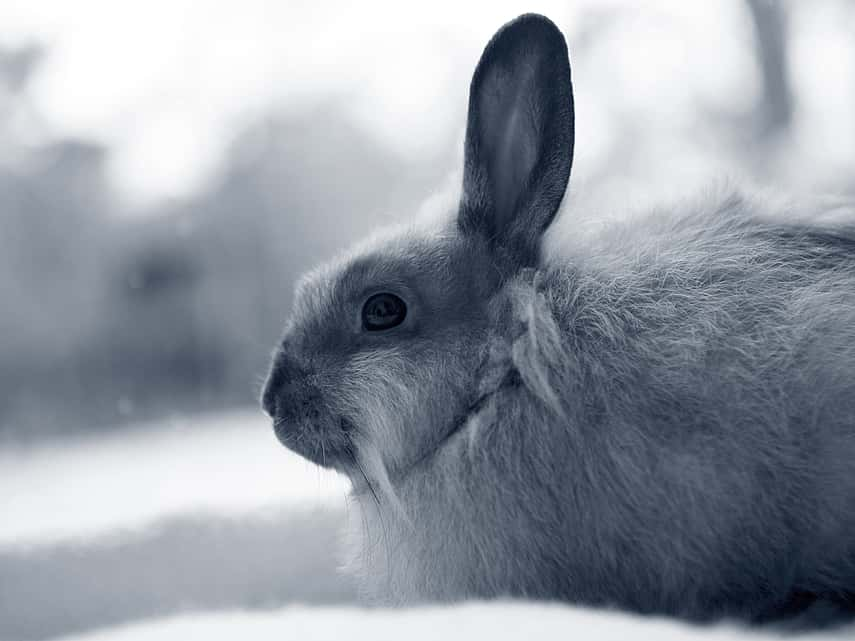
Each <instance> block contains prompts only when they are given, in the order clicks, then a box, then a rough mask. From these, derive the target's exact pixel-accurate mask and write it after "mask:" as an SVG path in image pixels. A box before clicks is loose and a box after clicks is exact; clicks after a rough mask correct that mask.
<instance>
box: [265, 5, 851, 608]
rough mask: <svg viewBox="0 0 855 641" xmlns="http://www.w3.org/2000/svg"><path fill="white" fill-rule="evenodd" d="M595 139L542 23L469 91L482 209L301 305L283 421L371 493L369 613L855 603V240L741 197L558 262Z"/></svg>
mask: <svg viewBox="0 0 855 641" xmlns="http://www.w3.org/2000/svg"><path fill="white" fill-rule="evenodd" d="M574 127H575V123H574V109H573V90H572V82H571V72H570V63H569V58H568V53H567V46H566V43H565V40H564V36H563V35H562V33H561V32H560V30H559V29H558V28H557V27H556V26H555V25H554V24H553V23H552V22H551V21H549V20H548V19H547V18H545V17H542V16H539V15H533V14H526V15H523V16H520V17H519V18H517V19H515V20H513V21H512V22H509V23H508V24H506V25H505V26H503V27H502V28H501V29H500V30H499V31H498V32H497V33H496V34H495V36H494V37H493V38H492V39H491V40H490V42H489V43H488V44H487V46H486V48H485V50H484V52H483V55H482V57H481V59H480V61H479V63H478V65H477V67H476V69H475V72H474V75H473V78H472V82H471V86H470V96H469V107H468V115H467V124H466V134H465V142H464V163H463V177H462V188H461V193H460V199H459V202H458V203H456V204H455V205H454V206H453V207H451V208H449V210H448V211H447V212H446V214H447V215H445V216H442V217H440V218H439V219H430V220H427V219H422V218H416V219H415V220H414V221H413V222H412V223H409V224H405V225H401V226H397V227H392V228H389V229H386V230H383V231H381V232H378V233H376V234H375V235H374V236H373V237H371V238H370V239H368V240H367V241H365V242H363V243H361V244H358V245H356V246H355V247H354V248H353V249H352V250H350V251H349V252H347V253H345V254H343V255H341V256H339V257H337V258H336V259H334V260H333V261H331V262H330V263H328V264H326V265H324V266H321V267H319V268H317V269H315V270H314V271H311V272H310V273H308V274H307V275H305V276H304V277H303V278H302V279H301V280H300V282H299V283H298V285H297V290H296V294H295V302H294V306H293V310H292V314H291V316H290V319H289V320H288V321H287V324H286V326H285V330H284V333H283V337H282V340H281V342H280V343H279V344H278V346H277V347H276V349H275V352H274V355H273V359H272V365H271V369H270V373H269V375H268V378H267V381H266V383H265V388H264V391H263V394H262V399H261V400H262V405H263V408H264V410H265V412H266V413H267V414H268V415H269V416H270V417H272V423H273V427H274V429H275V432H276V435H277V436H278V438H279V440H280V441H281V442H282V443H283V444H284V445H285V446H287V447H288V448H290V449H291V450H293V451H294V452H297V453H298V454H300V455H302V456H303V457H305V458H306V459H308V460H310V461H313V462H314V463H316V464H319V465H321V466H325V467H328V468H332V469H334V470H337V471H339V472H340V473H342V474H344V475H346V476H347V477H349V479H350V480H351V484H352V495H351V499H350V501H351V503H352V509H350V510H349V512H350V518H351V521H352V523H351V527H350V528H349V531H348V534H347V535H346V537H345V538H346V540H345V541H344V547H345V549H346V550H347V551H346V552H345V554H346V555H347V557H348V560H347V564H346V567H347V569H348V571H350V572H352V573H353V576H354V577H355V580H356V581H357V583H358V585H359V588H360V592H361V594H362V595H363V597H364V598H365V599H366V600H367V601H368V602H371V603H384V604H413V603H423V602H449V601H458V600H463V599H471V598H478V599H486V598H503V597H507V598H530V599H543V600H559V601H566V602H571V603H575V604H583V605H593V606H602V607H614V608H621V609H625V610H630V611H634V612H639V613H655V614H664V615H673V616H678V617H685V618H688V619H693V620H709V619H712V618H717V617H738V618H741V619H744V620H750V621H760V620H769V619H775V618H778V617H786V616H790V615H791V614H792V613H794V612H799V611H801V610H803V609H804V608H805V607H807V605H808V604H811V603H814V602H816V601H817V600H821V601H824V602H827V603H832V604H834V607H839V608H840V609H841V611H846V609H847V608H852V607H853V605H855V598H853V595H855V534H853V533H855V227H853V225H852V224H851V223H850V224H848V226H847V223H846V220H848V218H846V219H844V220H843V221H838V223H837V224H836V225H834V226H819V225H812V224H811V223H810V222H809V221H808V222H804V221H802V222H799V221H798V220H794V219H793V220H788V221H787V222H784V218H785V217H786V216H785V214H788V213H789V214H794V215H798V214H799V213H800V212H799V211H798V210H788V211H784V209H778V208H776V207H771V206H770V205H769V202H768V200H767V199H764V198H759V197H756V196H752V195H750V194H746V193H742V192H741V191H740V190H739V189H738V188H735V187H732V186H731V187H727V188H720V189H716V190H710V191H707V192H704V193H703V194H701V195H700V196H698V197H696V198H694V199H687V200H685V201H684V202H682V203H681V204H680V205H679V206H676V207H675V206H672V207H669V208H663V209H656V210H653V211H651V212H649V213H646V214H643V215H640V216H636V217H633V218H631V219H626V220H624V221H622V222H614V223H612V224H610V225H608V226H604V227H603V228H602V229H599V230H597V231H596V232H595V233H591V234H588V236H587V237H585V238H583V239H579V240H576V241H572V240H570V241H568V242H566V243H565V245H564V246H562V248H561V250H560V251H555V252H547V251H545V244H544V235H545V233H546V232H547V231H548V230H549V229H550V228H551V226H552V224H553V221H554V219H555V218H556V216H557V215H558V214H559V211H560V213H561V218H563V219H565V224H566V225H567V226H568V227H567V228H568V230H570V232H571V233H570V234H569V235H570V236H572V230H573V216H574V213H573V211H572V208H569V206H567V204H566V203H565V200H566V201H567V202H568V203H569V201H570V200H571V199H569V198H567V199H565V191H567V185H568V180H569V177H570V171H571V166H572V162H573V148H574V139H575V136H574ZM563 203H564V205H563ZM801 215H802V218H809V217H810V216H811V215H812V212H809V211H808V212H801ZM791 218H793V216H791Z"/></svg>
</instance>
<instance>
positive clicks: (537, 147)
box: [459, 14, 574, 266]
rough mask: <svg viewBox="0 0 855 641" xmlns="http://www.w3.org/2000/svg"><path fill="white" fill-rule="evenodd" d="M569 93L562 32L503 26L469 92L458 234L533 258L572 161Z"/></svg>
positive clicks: (541, 22) (544, 22)
mask: <svg viewBox="0 0 855 641" xmlns="http://www.w3.org/2000/svg"><path fill="white" fill-rule="evenodd" d="M573 138H574V136H573V90H572V85H571V80H570V62H569V60H568V57H567V46H566V44H565V42H564V36H562V35H561V32H560V31H559V30H558V28H557V27H556V26H555V25H554V24H553V23H552V22H550V21H549V20H548V19H546V18H544V17H543V16H537V15H533V14H527V15H524V16H521V17H519V18H517V19H516V20H514V21H513V22H510V23H508V24H507V25H505V26H504V27H502V29H500V30H499V32H498V33H496V35H495V36H494V37H493V39H492V40H491V41H490V43H489V44H488V45H487V47H486V49H485V50H484V53H483V54H482V56H481V60H480V62H479V63H478V67H477V68H476V69H475V74H474V75H473V77H472V85H471V87H470V91H469V114H468V121H467V127H466V147H465V158H464V177H463V197H462V200H461V204H460V215H459V224H460V227H461V229H462V230H463V232H464V233H472V232H476V233H483V234H485V235H486V236H487V238H488V239H490V242H491V243H493V244H494V245H496V246H498V247H500V248H502V249H503V253H504V254H506V255H509V256H510V257H512V258H513V259H514V260H515V261H516V262H517V263H518V264H519V265H520V266H525V265H530V264H533V263H535V262H536V261H537V256H538V250H539V246H540V238H541V236H542V234H543V232H544V231H545V230H546V228H547V227H548V226H549V224H550V222H551V221H552V219H553V217H554V216H555V213H556V212H557V211H558V207H559V205H560V204H561V199H562V197H563V196H564V191H565V189H566V187H567V180H568V178H569V176H570V167H571V165H572V162H573Z"/></svg>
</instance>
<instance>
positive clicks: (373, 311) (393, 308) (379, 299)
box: [362, 292, 407, 332]
mask: <svg viewBox="0 0 855 641" xmlns="http://www.w3.org/2000/svg"><path fill="white" fill-rule="evenodd" d="M406 317H407V305H406V303H404V301H403V300H401V299H400V298H398V297H397V296H395V294H389V293H385V292H384V293H382V294H374V295H373V296H372V297H371V298H369V299H368V300H367V301H365V305H363V307H362V327H363V328H364V329H366V330H367V331H369V332H377V331H381V330H384V329H392V328H393V327H397V326H398V325H400V324H401V323H403V322H404V318H406Z"/></svg>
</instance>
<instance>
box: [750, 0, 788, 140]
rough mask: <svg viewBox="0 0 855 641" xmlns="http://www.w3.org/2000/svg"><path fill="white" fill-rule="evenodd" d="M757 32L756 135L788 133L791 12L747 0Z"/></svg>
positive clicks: (773, 0) (771, 0)
mask: <svg viewBox="0 0 855 641" xmlns="http://www.w3.org/2000/svg"><path fill="white" fill-rule="evenodd" d="M745 3H746V5H747V6H748V11H749V15H750V17H751V23H752V27H753V30H754V39H755V49H756V51H757V62H758V64H759V67H760V77H761V83H762V87H761V102H760V105H759V109H758V113H757V121H756V131H757V134H758V135H759V136H760V137H761V138H764V137H774V136H777V135H779V134H780V133H782V132H785V131H786V130H787V129H788V128H789V126H790V124H791V122H792V118H793V94H792V90H791V88H790V65H789V57H788V50H787V10H786V8H785V7H784V5H783V4H782V3H781V2H779V1H778V0H745Z"/></svg>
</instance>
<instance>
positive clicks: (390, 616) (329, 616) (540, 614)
mask: <svg viewBox="0 0 855 641" xmlns="http://www.w3.org/2000/svg"><path fill="white" fill-rule="evenodd" d="M852 632H853V630H852V628H849V629H843V630H837V631H830V632H825V633H815V634H809V635H804V636H799V637H798V638H800V639H823V640H825V641H831V640H833V639H852ZM781 637H782V635H780V634H773V633H769V632H766V633H760V632H757V631H750V630H746V629H744V628H740V627H737V626H735V625H721V626H713V627H699V626H690V625H685V624H682V623H678V622H674V621H668V620H664V619H654V618H646V619H645V618H640V617H636V616H630V615H626V614H619V613H608V612H598V611H592V610H585V609H582V608H573V607H569V606H561V605H532V604H521V603H493V604H484V603H472V604H466V605H462V606H450V607H432V608H423V609H414V610H394V611H393V610H360V609H357V608H351V607H346V608H307V607H291V608H285V609H282V610H277V611H275V612H266V613H254V614H251V613H246V612H228V613H220V614H215V615H203V616H198V615H197V616H181V617H175V618H170V619H165V620H162V621H152V622H145V623H139V624H133V625H129V626H122V627H118V628H110V629H109V630H105V631H102V632H96V633H93V634H87V635H83V636H73V637H64V638H63V641H108V640H109V641H151V640H157V641H173V640H175V641H184V640H185V639H206V640H207V641H216V640H217V639H253V641H266V640H267V639H271V640H272V639H276V640H283V639H299V640H300V641H327V640H329V641H341V640H342V639H348V640H351V639H371V640H372V641H400V640H401V639H407V640H408V641H421V640H425V641H434V639H491V640H492V641H500V640H502V639H514V640H518V639H550V638H561V639H587V638H594V639H598V640H599V641H612V640H613V641H625V640H627V639H655V640H656V641H690V640H692V641H694V640H697V641H730V640H733V639H771V638H781Z"/></svg>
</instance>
